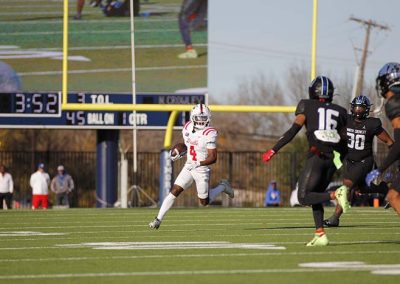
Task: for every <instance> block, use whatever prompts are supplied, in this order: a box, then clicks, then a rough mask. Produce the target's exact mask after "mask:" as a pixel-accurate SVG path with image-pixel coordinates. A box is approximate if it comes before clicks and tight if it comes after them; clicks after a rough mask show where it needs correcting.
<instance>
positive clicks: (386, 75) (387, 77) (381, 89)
mask: <svg viewBox="0 0 400 284" xmlns="http://www.w3.org/2000/svg"><path fill="white" fill-rule="evenodd" d="M394 86H397V87H400V64H399V63H396V62H390V63H386V64H385V65H384V66H383V67H382V68H381V70H379V73H378V77H376V91H377V92H378V94H379V95H381V96H382V97H384V98H386V93H387V92H388V91H389V90H390V89H391V88H392V87H394Z"/></svg>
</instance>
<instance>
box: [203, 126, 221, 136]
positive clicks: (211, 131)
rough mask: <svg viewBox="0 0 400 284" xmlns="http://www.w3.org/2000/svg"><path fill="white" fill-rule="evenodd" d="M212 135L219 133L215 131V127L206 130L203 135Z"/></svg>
mask: <svg viewBox="0 0 400 284" xmlns="http://www.w3.org/2000/svg"><path fill="white" fill-rule="evenodd" d="M210 133H214V134H217V133H218V131H217V129H215V128H214V127H206V128H205V129H204V130H203V135H204V136H207V135H209V134H210Z"/></svg>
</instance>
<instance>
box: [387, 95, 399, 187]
mask: <svg viewBox="0 0 400 284" xmlns="http://www.w3.org/2000/svg"><path fill="white" fill-rule="evenodd" d="M385 112H386V116H387V118H389V119H390V120H392V119H394V118H396V117H399V116H400V94H395V95H394V96H393V97H391V98H390V99H388V100H387V101H386V104H385ZM398 131H399V130H398V129H395V131H394V140H398V137H396V136H397V135H396V134H398ZM391 188H393V189H394V190H396V191H397V192H400V173H399V172H398V171H397V172H396V174H395V176H394V178H393V181H392V186H391Z"/></svg>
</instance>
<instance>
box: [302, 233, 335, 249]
mask: <svg viewBox="0 0 400 284" xmlns="http://www.w3.org/2000/svg"><path fill="white" fill-rule="evenodd" d="M328 244H329V240H328V237H327V236H326V235H325V234H323V235H322V236H321V235H320V234H315V235H314V238H313V239H312V240H311V241H310V242H309V243H308V244H307V245H306V246H308V247H322V246H327V245H328Z"/></svg>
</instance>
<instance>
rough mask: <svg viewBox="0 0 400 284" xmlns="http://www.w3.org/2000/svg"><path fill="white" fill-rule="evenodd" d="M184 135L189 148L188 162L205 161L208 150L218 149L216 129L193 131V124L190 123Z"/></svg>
mask: <svg viewBox="0 0 400 284" xmlns="http://www.w3.org/2000/svg"><path fill="white" fill-rule="evenodd" d="M182 135H183V141H184V142H185V144H186V147H187V162H192V161H199V162H200V161H204V160H205V159H206V158H207V155H208V154H207V149H215V148H217V136H218V132H217V130H216V129H215V128H214V127H206V128H204V129H201V130H195V131H193V122H192V121H189V122H187V123H186V124H185V126H184V127H183V130H182Z"/></svg>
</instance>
